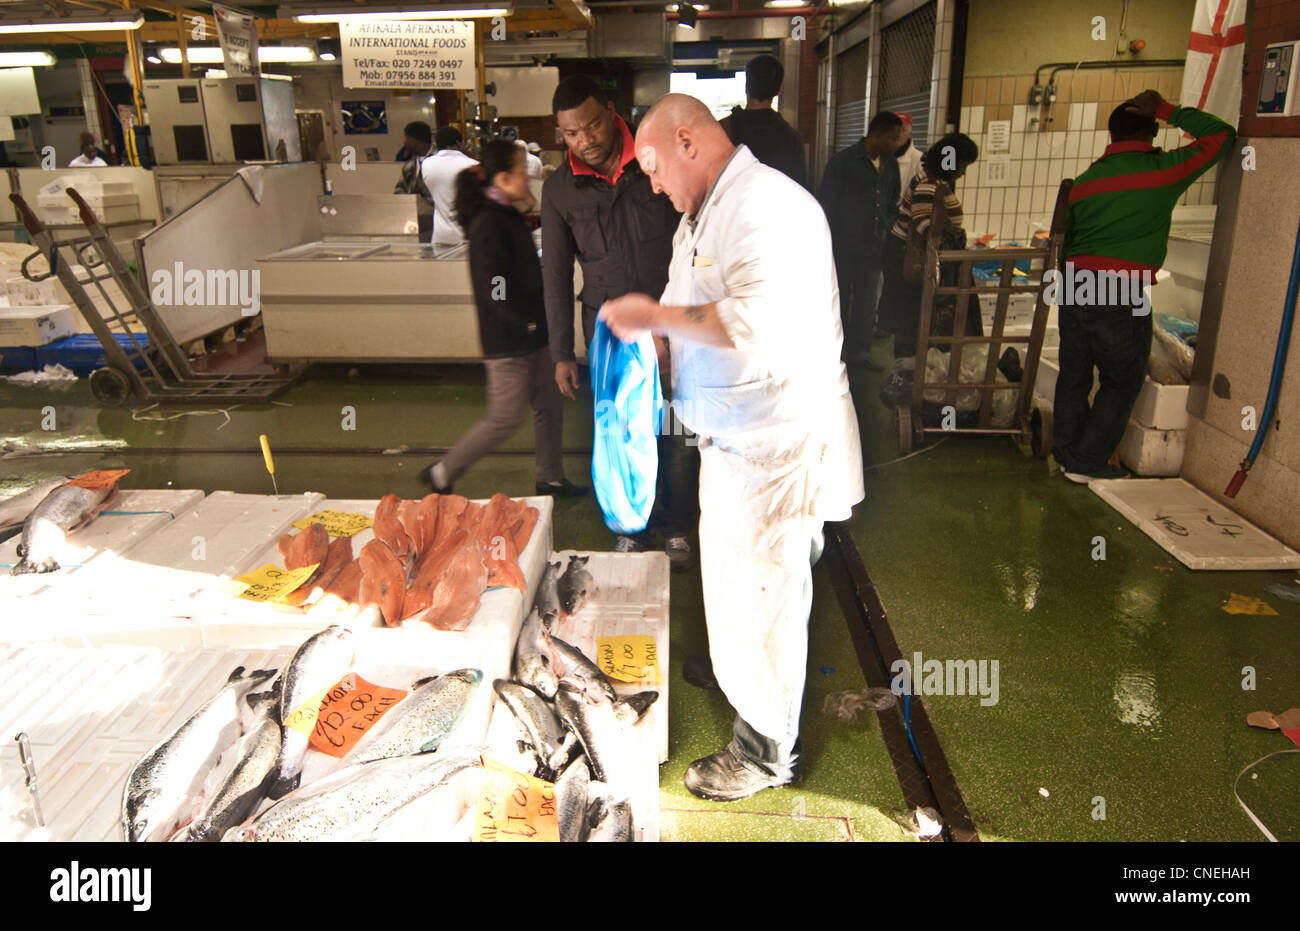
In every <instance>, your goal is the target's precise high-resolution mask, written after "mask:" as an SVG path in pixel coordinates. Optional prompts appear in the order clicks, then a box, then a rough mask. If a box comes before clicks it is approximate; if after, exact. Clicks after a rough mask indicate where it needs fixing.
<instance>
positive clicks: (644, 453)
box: [591, 319, 664, 534]
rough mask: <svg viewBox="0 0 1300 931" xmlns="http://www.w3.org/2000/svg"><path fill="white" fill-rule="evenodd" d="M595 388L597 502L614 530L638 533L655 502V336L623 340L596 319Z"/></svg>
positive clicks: (658, 397)
mask: <svg viewBox="0 0 1300 931" xmlns="http://www.w3.org/2000/svg"><path fill="white" fill-rule="evenodd" d="M591 390H592V393H593V394H594V395H595V396H596V409H595V421H596V437H595V441H594V442H593V444H592V450H591V480H592V484H593V485H595V488H596V500H597V501H598V502H599V503H600V509H601V511H602V512H604V515H605V526H607V527H608V528H609V529H610V530H612V531H614V533H620V534H633V533H640V532H641V531H642V530H644V529H645V527H646V524H647V523H649V521H650V509H651V508H652V507H654V503H655V479H656V477H657V476H658V474H659V446H658V444H657V442H656V440H657V438H658V435H659V425H660V418H661V417H662V416H663V404H664V395H663V389H662V388H661V387H660V386H659V359H658V357H657V356H656V355H655V347H654V340H653V338H652V337H650V336H649V335H647V336H644V337H642V338H641V339H640V340H638V341H637V342H635V343H625V342H622V341H621V340H619V339H618V338H617V337H616V336H614V334H613V333H611V332H610V330H609V327H608V326H606V325H605V321H603V320H600V319H597V320H596V332H595V335H594V336H593V337H592V339H591Z"/></svg>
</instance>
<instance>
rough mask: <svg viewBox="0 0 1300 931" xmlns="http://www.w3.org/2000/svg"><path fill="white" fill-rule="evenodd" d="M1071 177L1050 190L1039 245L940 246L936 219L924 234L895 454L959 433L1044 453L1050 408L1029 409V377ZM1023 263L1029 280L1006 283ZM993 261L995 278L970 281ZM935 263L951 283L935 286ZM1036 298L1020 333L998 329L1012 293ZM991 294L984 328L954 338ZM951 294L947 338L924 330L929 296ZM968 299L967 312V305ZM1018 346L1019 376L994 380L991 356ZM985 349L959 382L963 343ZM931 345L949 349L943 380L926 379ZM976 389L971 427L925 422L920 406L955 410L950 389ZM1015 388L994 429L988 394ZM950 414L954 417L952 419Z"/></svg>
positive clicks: (931, 304) (939, 207)
mask: <svg viewBox="0 0 1300 931" xmlns="http://www.w3.org/2000/svg"><path fill="white" fill-rule="evenodd" d="M1072 184H1073V181H1072V180H1070V179H1066V180H1065V181H1062V182H1061V186H1060V189H1059V190H1058V191H1057V195H1056V207H1055V209H1054V211H1053V213H1052V225H1051V231H1050V233H1049V234H1048V236H1047V238H1046V240H1045V241H1044V242H1043V243H1042V244H1041V245H1036V246H1026V247H1019V248H1012V249H955V250H940V249H939V246H938V236H937V230H938V229H939V228H940V227H941V226H942V225H943V224H942V222H941V219H942V218H941V217H936V219H937V220H939V221H940V222H935V223H932V224H931V227H930V229H931V236H930V237H929V239H928V244H927V247H926V257H925V272H924V275H925V278H924V281H925V284H924V287H923V290H922V296H921V319H920V325H919V332H918V334H917V339H916V369H915V371H914V373H913V376H912V398H911V403H910V404H902V405H899V406H897V407H896V408H895V409H894V410H895V414H896V417H897V423H898V448H899V452H900V453H901V454H903V455H906V454H907V453H910V452H911V451H912V448H913V446H914V445H916V446H919V445H920V444H921V443H923V442H924V441H925V435H926V434H927V433H944V434H950V433H963V434H978V435H986V436H987V435H995V436H1001V435H1006V436H1012V437H1014V438H1015V439H1016V440H1017V442H1019V443H1022V444H1025V445H1029V446H1030V447H1031V448H1032V449H1033V450H1034V452H1035V453H1036V454H1037V455H1038V456H1040V457H1042V458H1046V457H1047V455H1048V453H1050V452H1051V447H1052V442H1051V409H1050V408H1036V409H1033V410H1032V411H1031V404H1032V401H1033V390H1034V381H1035V379H1036V378H1037V376H1038V359H1039V355H1040V353H1041V351H1042V347H1043V337H1044V335H1045V332H1046V329H1047V317H1048V309H1049V304H1048V302H1047V301H1046V300H1044V292H1045V291H1046V285H1047V283H1045V282H1044V281H1043V280H1042V276H1043V273H1044V272H1045V271H1046V270H1047V269H1050V268H1056V266H1057V263H1058V260H1059V257H1060V254H1061V245H1062V243H1063V241H1064V239H1065V217H1066V207H1067V205H1068V200H1069V194H1070V187H1071V185H1072ZM935 210H936V212H937V213H942V211H944V206H943V204H942V202H938V203H936V204H935ZM1026 259H1027V260H1028V262H1029V269H1030V270H1029V273H1028V274H1029V276H1030V277H1031V279H1033V278H1037V281H1036V282H1033V283H1032V284H1031V285H1029V286H1015V285H1013V283H1012V282H1013V278H1014V275H1015V266H1016V263H1017V262H1024V261H1025V260H1026ZM988 261H995V262H1001V264H1002V268H1001V275H1000V278H999V280H998V283H997V284H996V285H980V284H975V283H974V282H973V280H972V278H973V275H972V272H973V269H974V265H975V263H976V262H988ZM942 263H956V264H958V265H959V271H958V284H957V285H949V286H941V285H940V284H939V269H940V267H941V264H942ZM1035 285H1036V291H1037V301H1036V303H1035V306H1034V317H1033V323H1032V326H1031V327H1030V332H1029V335H1028V336H1014V335H1007V334H1006V333H1005V331H1004V330H1005V326H1006V319H1007V304H1008V302H1009V301H1010V298H1011V295H1013V294H1026V293H1028V292H1029V289H1030V287H1035ZM980 294H996V295H997V306H996V309H995V310H994V313H993V323H992V328H991V332H989V333H987V334H985V335H983V336H960V335H956V334H961V333H964V332H965V331H966V323H967V315H968V314H969V313H971V312H974V313H979V305H978V297H977V296H978V295H980ZM946 295H953V296H954V297H955V300H956V308H955V311H954V314H953V331H952V332H953V335H944V336H936V335H931V333H930V328H931V325H932V321H933V319H934V313H935V303H936V298H939V297H942V296H946ZM972 304H974V305H975V306H974V308H973V309H972V307H971V305H972ZM1016 344H1025V356H1024V359H1023V360H1022V362H1021V377H1020V379H1019V380H1018V381H1002V382H999V381H997V380H996V372H997V369H998V360H999V355H1000V353H1001V351H1002V348H1003V346H1005V345H1016ZM972 345H975V346H978V345H986V346H988V357H987V360H986V362H985V365H984V375H983V378H982V379H981V380H980V381H978V382H964V381H959V374H960V372H961V355H962V352H963V350H964V348H965V347H966V346H972ZM931 346H951V347H952V351H951V352H950V353H949V359H948V372H947V378H946V379H945V380H943V381H926V365H925V360H926V354H927V352H928V351H929V349H930V347H931ZM927 390H928V391H935V390H942V391H943V392H944V401H943V402H942V403H941V404H939V405H935V404H932V403H929V402H927V401H926V400H925V393H926V391H927ZM972 390H975V391H978V392H979V396H980V400H979V409H978V412H977V417H976V418H975V424H974V425H973V426H960V425H954V424H951V423H950V424H947V425H940V426H929V425H927V424H926V413H927V408H929V409H930V410H931V411H933V410H934V409H935V408H939V409H942V408H943V407H946V406H949V405H952V406H953V407H954V410H955V404H956V400H957V393H958V391H962V392H966V391H972ZM995 391H1019V392H1020V394H1019V398H1018V400H1017V403H1016V409H1015V414H1014V417H1013V419H1012V422H1011V424H1010V425H1009V426H1004V427H998V426H994V425H993V423H992V419H993V392H995ZM954 419H955V418H954Z"/></svg>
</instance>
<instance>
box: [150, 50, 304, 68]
mask: <svg viewBox="0 0 1300 931" xmlns="http://www.w3.org/2000/svg"><path fill="white" fill-rule="evenodd" d="M159 54H160V55H162V57H163V61H165V62H167V63H168V64H169V65H179V64H180V63H181V50H180V49H179V48H175V47H172V48H165V49H162V50H161V51H160V52H159ZM185 57H186V58H188V59H189V61H190V64H192V65H219V64H222V63H223V62H224V61H225V60H226V59H225V56H224V55H222V54H221V49H219V48H216V47H215V46H210V45H191V46H189V47H188V48H186V49H185ZM257 60H258V61H259V62H262V63H264V64H276V63H283V62H307V61H315V60H316V53H315V52H313V51H312V50H311V49H309V48H307V47H306V46H303V45H263V46H261V47H259V48H258V50H257Z"/></svg>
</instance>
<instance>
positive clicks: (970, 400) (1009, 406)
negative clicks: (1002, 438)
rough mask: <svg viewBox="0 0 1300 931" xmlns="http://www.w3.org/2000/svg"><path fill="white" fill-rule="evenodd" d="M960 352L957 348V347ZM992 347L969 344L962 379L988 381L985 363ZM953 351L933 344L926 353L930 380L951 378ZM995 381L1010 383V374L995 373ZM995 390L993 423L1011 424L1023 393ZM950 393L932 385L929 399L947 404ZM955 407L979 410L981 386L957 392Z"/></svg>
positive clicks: (964, 351) (927, 393) (963, 358)
mask: <svg viewBox="0 0 1300 931" xmlns="http://www.w3.org/2000/svg"><path fill="white" fill-rule="evenodd" d="M952 351H953V352H956V351H957V349H956V347H954V348H953V350H952ZM988 356H989V348H988V346H981V345H967V346H965V347H963V348H962V350H961V371H960V372H958V374H957V381H958V382H969V383H973V384H977V385H978V384H980V383H981V382H983V381H984V366H985V364H987V362H988ZM949 361H950V359H949V354H948V353H946V352H943V351H942V350H940V349H936V348H934V347H931V349H930V351H929V352H927V353H926V354H925V380H926V382H934V381H940V382H946V381H947V380H948V363H949ZM993 378H994V380H995V381H998V382H1006V380H1007V377H1006V376H1005V375H1003V374H1002V373H1001V372H1000V371H996V370H995V372H994V376H993ZM992 390H993V410H992V415H991V420H990V425H991V426H994V427H1009V426H1011V422H1012V420H1014V419H1015V415H1016V399H1017V398H1018V397H1019V395H1020V392H1019V391H1015V390H1009V389H1008V390H1003V389H992ZM946 398H947V392H946V391H944V390H943V389H941V388H928V389H926V391H925V400H926V401H928V402H930V403H931V404H944V403H947V402H946ZM953 406H954V407H956V408H957V410H959V411H975V410H979V406H980V391H979V389H978V388H967V389H963V390H959V391H958V392H957V399H956V400H955V401H954V402H953Z"/></svg>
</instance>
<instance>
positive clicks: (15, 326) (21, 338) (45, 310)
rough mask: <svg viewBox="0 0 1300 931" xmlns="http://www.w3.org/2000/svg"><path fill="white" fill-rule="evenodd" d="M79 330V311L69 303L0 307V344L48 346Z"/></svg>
mask: <svg viewBox="0 0 1300 931" xmlns="http://www.w3.org/2000/svg"><path fill="white" fill-rule="evenodd" d="M76 332H77V312H76V311H75V310H74V309H73V308H72V307H71V306H69V305H67V304H53V305H49V306H37V307H0V346H47V345H49V344H50V343H52V342H55V341H56V340H60V339H64V338H65V337H68V336H71V335H72V334H74V333H76Z"/></svg>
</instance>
